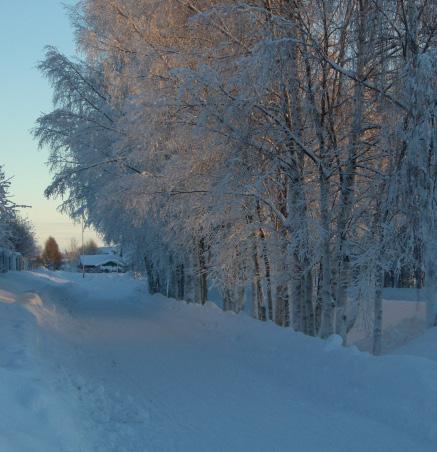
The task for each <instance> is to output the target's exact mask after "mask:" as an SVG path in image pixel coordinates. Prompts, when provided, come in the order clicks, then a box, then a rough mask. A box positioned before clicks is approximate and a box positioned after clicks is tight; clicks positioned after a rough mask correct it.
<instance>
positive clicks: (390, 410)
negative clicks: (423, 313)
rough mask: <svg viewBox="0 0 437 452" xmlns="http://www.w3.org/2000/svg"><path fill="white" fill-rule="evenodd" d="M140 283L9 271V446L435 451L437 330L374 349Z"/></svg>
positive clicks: (2, 438)
mask: <svg viewBox="0 0 437 452" xmlns="http://www.w3.org/2000/svg"><path fill="white" fill-rule="evenodd" d="M145 286H146V285H145V283H144V281H141V280H134V279H131V278H130V277H129V275H86V278H85V279H84V280H82V279H81V275H80V274H74V273H63V272H56V273H50V272H33V273H31V272H28V273H9V274H6V275H0V414H1V422H0V451H5V452H15V451H18V452H21V451H23V452H28V451H29V452H33V451H35V452H40V451H41V452H50V451H86V452H88V451H92V452H94V451H105V452H110V451H121V452H129V451H135V452H141V451H151V452H155V451H156V452H159V451H190V452H196V451H202V452H203V451H305V452H313V451H324V452H342V451H347V452H359V451H363V452H364V451H365V452H368V451H375V452H379V451H380V452H391V451H393V452H422V451H423V452H425V451H429V452H435V451H436V450H437V351H436V347H437V345H436V344H437V342H436V341H437V332H436V331H429V332H428V333H427V334H426V335H425V336H423V337H421V338H419V339H417V340H416V341H415V342H414V343H411V344H409V345H407V346H406V347H405V348H404V349H400V350H398V351H397V352H396V354H392V355H386V356H383V357H380V358H375V357H372V356H370V355H369V354H367V353H362V352H359V351H358V350H357V349H356V348H354V347H351V348H343V347H341V346H340V345H339V343H338V340H336V338H335V337H334V338H331V339H330V340H328V341H327V342H323V341H321V340H318V339H314V338H309V337H305V336H303V335H301V334H296V333H293V332H292V331H290V330H284V329H280V328H278V327H275V326H274V325H271V324H261V322H258V321H254V320H252V319H250V318H248V317H246V316H236V315H234V314H231V313H224V312H222V311H220V310H219V309H218V308H217V307H216V306H215V305H213V304H209V305H208V306H206V307H201V306H197V305H188V304H186V303H183V302H176V301H171V300H166V299H165V298H164V297H161V296H153V297H152V296H149V295H146V294H145ZM431 350H432V351H431Z"/></svg>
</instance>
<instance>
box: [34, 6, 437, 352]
mask: <svg viewBox="0 0 437 452" xmlns="http://www.w3.org/2000/svg"><path fill="white" fill-rule="evenodd" d="M435 14H436V13H435V8H433V5H432V2H430V1H428V0H316V1H311V2H307V1H302V0H295V1H285V0H253V1H245V2H238V3H236V2H234V1H230V0H228V1H226V0H198V1H195V0H177V1H174V0H160V1H157V0H135V1H122V0H83V1H81V2H79V3H78V4H77V6H76V7H75V8H73V9H72V11H71V15H72V20H73V24H74V27H75V32H76V38H77V44H78V47H79V49H80V51H81V53H82V56H83V59H82V60H79V61H71V60H69V59H68V58H67V57H65V56H64V55H62V54H61V53H59V52H58V51H57V50H56V49H54V48H48V49H47V53H46V56H45V58H44V60H43V61H42V62H41V64H40V69H41V71H42V72H43V73H44V75H45V76H46V77H47V78H48V79H49V80H50V82H51V83H52V85H53V89H54V104H55V109H54V110H53V111H52V112H51V113H49V114H45V115H42V116H41V117H40V118H39V119H38V123H37V126H36V128H35V132H34V133H35V136H36V138H37V139H38V140H39V143H40V145H41V146H45V145H48V146H49V147H50V148H51V154H50V160H49V162H50V167H51V170H52V172H53V181H52V184H51V185H50V186H49V187H48V188H47V191H46V194H47V196H63V197H64V202H63V204H62V208H63V210H64V211H65V212H67V213H68V214H69V215H71V216H72V217H73V218H77V219H79V218H81V217H82V216H85V217H86V218H87V220H88V222H89V223H90V224H92V225H93V226H94V227H95V228H96V229H97V230H98V231H99V232H100V233H101V234H102V235H103V236H104V238H105V239H106V241H108V242H111V241H113V242H116V243H121V244H122V245H123V248H124V249H129V248H130V250H131V253H132V254H133V255H134V256H135V257H136V260H137V264H138V265H142V266H143V267H144V268H145V270H146V271H147V274H148V276H149V284H150V289H151V290H152V291H161V292H165V293H167V294H169V295H172V296H175V297H178V298H185V299H186V300H188V301H195V302H198V303H204V302H205V301H206V299H207V293H208V287H210V286H211V285H215V286H216V287H218V288H219V290H220V291H221V294H222V296H223V299H224V307H225V309H231V310H234V311H239V310H241V309H243V305H244V301H245V300H247V299H248V298H250V299H251V303H252V310H253V314H254V316H256V317H258V318H259V319H260V320H267V319H269V320H274V321H275V322H276V323H277V324H279V325H282V326H289V325H291V326H292V327H293V328H294V329H295V330H297V331H303V332H304V333H306V334H309V335H320V336H321V337H327V336H329V335H331V334H333V333H337V334H340V335H341V336H342V337H343V338H346V336H347V333H348V331H349V330H350V329H351V328H352V326H353V325H354V323H355V321H356V319H357V316H359V315H360V314H362V313H363V312H365V311H368V310H369V309H370V310H371V311H372V312H373V318H374V351H375V353H379V351H380V347H381V328H382V300H381V290H382V287H383V283H384V274H387V273H388V272H392V273H393V274H395V275H396V274H399V273H400V272H401V271H402V269H405V268H413V269H414V271H416V272H417V275H416V276H417V279H419V278H421V279H423V278H425V284H426V285H427V287H428V288H429V290H430V294H433V295H434V298H433V300H434V301H432V300H431V301H430V303H429V322H430V324H432V323H435V321H436V301H435V294H436V293H437V290H436V286H437V269H436V267H435V264H434V262H433V260H434V259H433V258H434V257H435V256H436V248H437V239H436V237H435V235H436V234H435V231H436V229H435V226H436V189H435V187H436V180H437V156H436V148H435V141H436V130H437V128H436V126H435V120H436V119H435V115H436V92H437V89H436V88H437V87H436V84H437V77H436V75H437V74H436V72H437V59H436V20H435V19H436V17H435ZM423 275H425V277H424V276H423Z"/></svg>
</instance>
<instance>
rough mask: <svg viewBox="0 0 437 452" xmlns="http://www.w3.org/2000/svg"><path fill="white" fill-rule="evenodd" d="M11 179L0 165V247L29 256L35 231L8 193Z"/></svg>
mask: <svg viewBox="0 0 437 452" xmlns="http://www.w3.org/2000/svg"><path fill="white" fill-rule="evenodd" d="M10 186H11V179H10V178H8V177H7V176H6V174H5V172H4V170H3V168H2V166H1V165H0V248H4V249H8V250H12V251H16V252H19V253H21V254H22V255H23V256H25V257H31V256H34V255H35V252H36V242H35V233H34V231H33V227H32V225H31V223H30V222H29V221H28V220H27V219H25V218H23V217H21V216H20V215H19V213H18V208H19V207H20V206H18V205H17V204H16V203H15V202H14V201H13V200H12V199H11V195H10Z"/></svg>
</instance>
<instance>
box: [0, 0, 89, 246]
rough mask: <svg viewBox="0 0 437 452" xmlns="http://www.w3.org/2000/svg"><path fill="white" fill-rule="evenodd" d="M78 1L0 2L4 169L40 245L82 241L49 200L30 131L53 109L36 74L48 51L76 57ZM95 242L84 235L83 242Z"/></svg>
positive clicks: (42, 153) (0, 154)
mask: <svg viewBox="0 0 437 452" xmlns="http://www.w3.org/2000/svg"><path fill="white" fill-rule="evenodd" d="M74 3H75V1H74V0H64V1H63V2H61V1H60V0H0V164H3V165H4V169H5V172H6V174H7V175H8V176H13V180H12V189H11V193H12V194H13V195H14V201H15V202H17V203H22V204H28V205H31V206H32V208H31V209H26V210H25V211H23V213H24V214H25V215H26V216H27V217H28V218H29V219H30V220H31V221H32V222H33V224H34V226H35V229H36V233H37V237H38V241H39V243H40V244H42V243H43V242H44V241H45V240H46V239H47V237H48V236H49V235H52V236H54V237H55V238H56V240H57V241H58V243H59V245H60V247H61V248H63V247H66V246H68V244H69V243H70V240H71V238H73V237H75V238H76V239H77V240H78V241H79V240H80V235H81V228H80V226H79V225H74V224H73V223H72V221H71V220H70V219H69V218H68V217H66V216H64V215H61V214H60V213H58V212H57V209H56V207H57V205H58V204H59V202H60V201H59V200H47V199H45V197H44V194H43V192H44V189H45V188H46V187H47V185H48V184H49V182H50V175H49V172H48V168H47V167H46V166H45V162H46V161H47V156H48V151H47V149H45V150H44V149H43V150H38V146H37V143H36V142H35V141H34V140H33V139H32V137H31V135H30V130H31V129H32V128H33V127H34V124H35V120H36V118H37V117H38V116H39V115H40V113H41V112H44V113H48V112H49V111H50V110H51V108H52V103H51V102H52V92H51V88H50V86H49V84H48V82H47V81H46V80H45V79H44V78H43V77H42V76H41V74H40V73H39V71H38V70H37V69H36V65H37V63H38V61H39V60H41V59H42V57H43V54H44V46H46V45H48V44H50V45H54V46H56V47H58V48H59V49H60V50H61V51H62V52H64V53H66V54H67V55H68V56H71V55H73V54H74V50H75V48H74V42H73V32H72V29H71V26H70V23H69V18H68V15H67V12H66V11H65V8H64V7H63V5H64V4H66V5H72V4H74ZM88 238H93V239H96V235H95V233H93V232H92V231H90V230H85V239H88Z"/></svg>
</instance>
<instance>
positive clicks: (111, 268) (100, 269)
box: [79, 254, 127, 273]
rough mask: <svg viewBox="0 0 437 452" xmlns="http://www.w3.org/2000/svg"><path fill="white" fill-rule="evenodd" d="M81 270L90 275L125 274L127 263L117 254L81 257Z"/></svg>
mask: <svg viewBox="0 0 437 452" xmlns="http://www.w3.org/2000/svg"><path fill="white" fill-rule="evenodd" d="M79 268H80V270H82V269H84V270H85V271H86V272H88V273H112V272H118V273H123V272H125V271H126V269H127V265H126V262H125V261H124V260H123V259H122V258H121V257H120V256H117V255H115V254H92V255H85V256H80V257H79Z"/></svg>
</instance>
